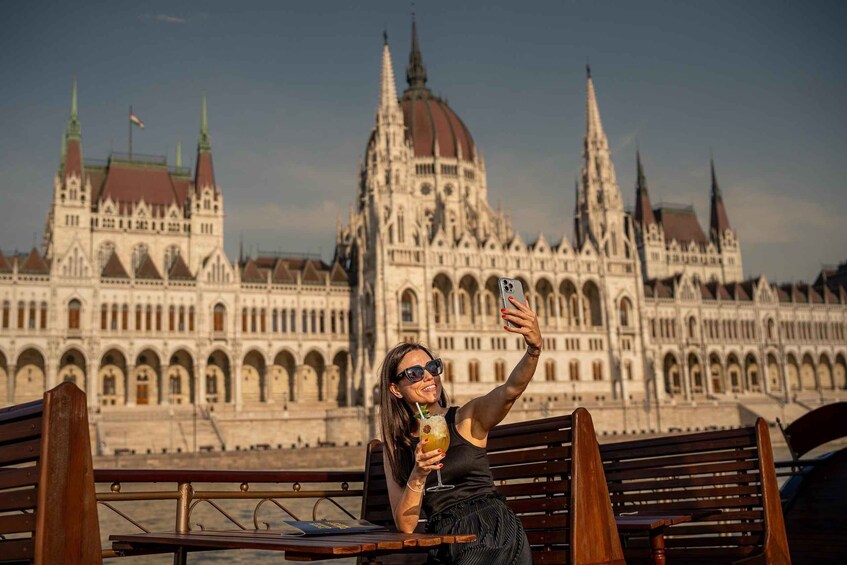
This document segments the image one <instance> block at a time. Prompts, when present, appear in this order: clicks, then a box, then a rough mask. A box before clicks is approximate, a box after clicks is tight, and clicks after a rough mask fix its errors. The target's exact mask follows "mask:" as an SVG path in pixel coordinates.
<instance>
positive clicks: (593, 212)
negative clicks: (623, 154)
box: [575, 67, 627, 259]
mask: <svg viewBox="0 0 847 565" xmlns="http://www.w3.org/2000/svg"><path fill="white" fill-rule="evenodd" d="M586 70H587V101H586V128H585V139H584V144H583V154H582V169H581V171H580V177H581V180H582V187H581V190H580V191H579V195H578V198H577V220H578V221H577V222H575V225H576V226H578V230H579V231H577V233H576V239H577V246H578V247H582V246H583V245H584V244H585V243H587V242H591V243H592V244H593V245H594V246H595V248H596V249H597V251H598V252H600V253H602V254H603V255H605V256H606V257H609V258H616V259H619V258H624V257H626V256H627V249H626V246H625V243H624V242H625V241H626V240H627V236H626V234H625V231H624V230H625V225H624V209H623V201H622V199H621V191H620V189H619V188H618V182H617V179H616V177H615V167H614V165H613V164H612V157H611V153H610V151H609V140H608V139H607V138H606V133H605V132H604V131H603V123H602V122H601V120H600V109H599V107H598V106H597V98H596V96H595V93H594V81H593V80H592V78H591V68H590V67H587V68H586Z"/></svg>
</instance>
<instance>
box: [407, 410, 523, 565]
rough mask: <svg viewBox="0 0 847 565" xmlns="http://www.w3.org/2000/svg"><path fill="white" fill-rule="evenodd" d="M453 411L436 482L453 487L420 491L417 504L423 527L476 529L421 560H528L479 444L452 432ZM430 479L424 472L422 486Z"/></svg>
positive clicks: (506, 564)
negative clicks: (473, 536) (473, 538)
mask: <svg viewBox="0 0 847 565" xmlns="http://www.w3.org/2000/svg"><path fill="white" fill-rule="evenodd" d="M456 410H457V408H456V407H455V406H453V407H451V408H450V409H449V410H448V411H447V414H446V416H445V419H446V420H447V427H448V428H449V429H450V448H449V449H448V450H447V457H445V458H444V467H443V468H442V469H441V478H442V482H443V483H445V484H450V485H454V486H455V487H456V488H454V489H452V490H447V491H442V492H427V493H425V494H424V497H423V501H422V502H421V508H422V510H423V513H424V514H425V515H426V517H427V522H426V531H427V532H430V533H440V534H448V533H452V534H476V537H477V540H476V542H474V543H456V544H452V545H449V546H443V547H441V548H439V549H438V550H433V551H431V552H430V555H429V559H428V560H427V564H428V565H436V564H447V563H450V564H454V565H529V564H531V563H532V554H531V552H530V547H529V542H528V541H527V539H526V533H525V532H524V530H523V526H521V522H520V520H519V519H518V517H517V516H515V514H514V513H513V512H512V511H511V510H509V507H508V506H506V503H505V502H504V499H503V497H502V496H500V495H499V494H497V493H496V492H495V491H494V481H493V479H492V478H491V470H490V469H489V467H488V458H487V456H486V453H485V448H483V447H478V446H476V445H473V444H472V443H470V442H469V441H467V440H466V439H465V438H463V437H462V436H461V435H460V434H459V433H458V432H457V431H456ZM414 447H416V446H414V445H413V448H414ZM410 471H411V469H410ZM436 484H438V479H437V477H436V473H430V474H429V476H428V477H427V481H426V487H427V488H429V487H431V486H434V485H436Z"/></svg>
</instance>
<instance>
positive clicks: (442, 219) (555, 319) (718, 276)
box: [0, 44, 847, 436]
mask: <svg viewBox="0 0 847 565" xmlns="http://www.w3.org/2000/svg"><path fill="white" fill-rule="evenodd" d="M415 57H417V59H415ZM412 59H413V61H412V62H410V71H409V73H410V88H409V90H407V91H406V93H404V95H403V96H402V97H400V98H398V96H397V94H396V85H395V80H394V73H393V69H392V64H391V57H390V52H389V48H388V45H387V44H386V45H385V47H384V52H383V61H382V77H381V95H380V101H379V105H378V109H377V115H376V125H375V128H374V130H373V132H372V133H371V135H370V138H369V141H368V144H367V149H366V152H365V158H364V161H363V165H362V167H361V171H360V178H359V193H358V195H357V196H356V201H355V206H354V209H353V210H351V213H350V215H349V218H348V219H347V221H346V223H345V224H344V225H343V226H342V225H339V228H338V232H337V250H336V257H335V262H334V263H333V265H327V264H325V263H323V262H321V261H320V260H318V259H316V258H308V257H306V258H297V257H255V258H249V259H244V260H239V261H237V262H233V261H232V260H230V259H229V258H228V257H227V256H226V254H225V253H224V251H223V241H224V240H223V237H224V233H223V215H224V199H223V193H224V190H223V189H222V188H221V187H218V186H217V185H216V184H215V183H214V176H213V173H212V169H211V146H210V144H209V137H208V130H207V128H206V119H205V104H204V115H203V125H202V127H201V143H200V144H198V159H197V166H196V169H195V171H194V173H193V176H192V174H190V173H189V171H188V170H186V169H184V168H182V167H181V166H180V165H181V163H177V165H178V166H177V167H173V168H169V167H168V166H167V164H166V163H165V162H164V161H161V160H155V159H149V158H144V157H139V156H135V157H130V156H117V155H113V156H112V158H111V160H110V161H109V162H108V163H101V164H97V163H91V162H84V161H83V160H82V153H81V151H82V150H81V147H82V145H81V141H80V140H81V137H80V133H79V121H78V119H77V115H76V101H75V99H76V96H75V95H74V104H73V107H72V115H71V120H70V121H69V129H68V132H69V133H68V137H67V150H66V153H65V154H64V155H63V159H62V165H61V167H60V170H59V173H58V174H57V176H56V181H55V186H54V188H55V194H54V198H53V202H52V205H51V208H50V212H49V214H48V219H47V226H46V229H45V241H44V251H43V255H42V254H41V253H39V252H38V251H35V250H34V251H33V252H32V253H31V254H30V255H29V256H15V257H11V256H10V257H0V304H2V311H0V404H5V403H19V402H24V401H27V400H31V399H34V398H37V397H39V396H40V395H41V394H42V392H43V391H44V390H45V389H46V388H50V387H52V386H54V385H55V384H56V383H58V382H60V381H61V380H68V379H71V380H74V381H75V382H76V383H77V384H79V385H80V386H81V387H82V388H84V389H85V390H86V392H87V393H88V397H89V404H90V406H91V407H92V409H95V408H96V409H98V410H101V411H107V412H108V411H118V412H120V411H132V410H139V409H140V408H139V407H140V405H145V404H146V405H171V406H191V405H198V406H202V407H204V409H208V407H210V406H215V407H218V410H219V411H221V410H223V411H224V412H226V413H230V412H231V413H232V414H236V416H232V418H235V419H236V420H237V414H238V413H239V412H250V413H251V414H253V416H251V418H255V417H256V416H255V413H256V412H257V411H258V412H261V411H262V410H268V411H273V410H280V411H282V410H284V411H285V413H286V417H287V414H288V410H289V407H290V408H291V410H294V409H295V408H298V407H299V408H302V409H303V410H313V411H314V417H315V418H329V417H330V416H329V415H328V414H330V412H328V411H331V410H333V409H336V408H339V407H341V408H343V407H350V408H351V409H352V408H353V407H359V408H368V407H371V406H373V404H374V399H375V392H376V391H375V388H376V386H377V381H376V375H377V368H378V364H379V363H380V361H381V359H382V357H383V356H384V353H385V352H386V351H387V350H388V349H389V348H390V347H392V346H393V345H395V344H396V343H398V342H400V341H404V340H412V341H422V342H424V343H427V344H429V345H430V346H431V347H432V348H433V349H434V350H435V351H436V352H437V353H438V354H439V355H440V356H441V357H442V358H443V359H444V361H445V367H446V373H445V375H444V379H445V382H446V383H447V384H446V388H447V391H448V393H449V394H450V395H451V397H453V398H454V400H458V401H461V400H462V399H464V398H467V397H470V396H475V395H478V394H482V393H484V392H486V391H488V390H490V389H491V387H492V386H495V385H496V384H497V383H498V382H502V381H504V380H505V378H507V376H508V372H509V371H510V370H511V368H512V367H513V366H514V365H515V363H516V362H517V361H518V359H519V358H520V357H521V355H522V354H523V350H524V346H523V343H522V340H521V339H520V338H517V337H516V336H514V335H512V334H508V333H506V332H505V331H503V329H502V320H501V318H500V313H499V308H500V305H499V296H498V291H497V283H496V281H497V278H498V277H501V276H508V277H513V278H518V279H520V280H521V281H522V283H523V286H524V290H525V292H526V294H527V296H528V297H529V300H530V301H531V303H532V305H533V306H534V308H535V310H536V312H537V313H538V315H539V318H540V320H541V325H542V330H543V333H544V339H545V342H544V344H545V345H544V354H543V357H542V361H541V364H540V366H539V369H538V373H537V375H536V377H535V379H534V381H533V382H532V383H531V385H530V388H529V390H528V392H527V395H528V396H530V397H534V398H539V399H541V398H547V399H551V401H553V400H556V401H560V400H563V399H564V400H567V401H568V402H574V403H576V402H579V403H591V402H599V403H602V402H611V401H613V400H614V401H616V402H618V403H619V404H621V405H624V406H625V405H626V404H628V403H629V402H631V401H638V402H640V403H642V405H643V404H646V405H647V406H648V407H649V406H650V405H651V404H652V403H655V404H656V406H657V407H658V405H659V404H660V403H661V402H667V399H668V398H673V399H679V400H680V401H684V400H688V401H691V400H696V399H698V398H703V399H706V398H709V399H712V400H714V399H731V398H735V396H736V395H755V394H763V395H767V394H769V395H772V396H774V397H779V398H781V399H789V398H791V396H792V394H794V393H797V392H799V393H802V392H803V391H806V390H808V391H813V392H815V393H818V394H819V391H822V390H826V391H833V394H835V393H836V392H837V391H839V390H844V389H845V387H847V378H846V377H845V358H847V345H845V344H847V339H845V333H847V307H845V303H847V290H845V283H844V282H843V279H842V282H840V283H836V284H831V283H830V282H827V281H826V280H824V281H823V282H821V283H820V284H818V283H815V284H813V285H801V286H797V285H794V286H783V287H778V286H775V285H771V284H769V283H768V282H767V281H766V280H765V279H764V278H760V279H757V280H754V281H742V280H741V278H742V277H741V251H740V246H739V244H738V241H737V240H736V239H735V235H734V232H733V231H732V230H731V229H726V230H724V231H723V232H722V233H717V234H715V237H716V238H717V239H715V240H714V242H710V243H708V244H703V245H700V244H696V243H694V242H692V243H690V244H689V246H688V247H685V248H684V247H683V246H681V244H680V242H679V241H676V240H670V241H668V239H667V238H666V237H665V234H664V232H663V230H664V227H663V224H662V222H654V223H652V224H645V223H644V222H642V221H641V220H640V219H635V218H633V216H632V215H630V214H629V213H627V212H626V211H624V209H623V204H622V200H623V199H622V197H621V192H620V189H619V187H618V185H617V181H616V177H615V171H614V167H613V164H612V160H611V154H610V152H609V149H608V141H607V139H606V136H605V133H604V132H603V128H602V123H601V120H600V113H599V108H598V106H597V100H596V95H595V92H594V85H593V81H592V79H591V77H590V76H589V78H588V95H587V103H588V126H587V130H586V136H585V148H584V155H583V166H582V170H581V178H580V180H579V184H578V187H577V207H576V211H575V237H574V239H573V240H572V241H571V240H570V239H569V238H568V237H567V236H562V237H561V240H560V241H558V242H552V241H548V240H547V238H546V237H545V236H544V235H539V237H538V238H537V240H536V241H534V242H531V243H527V242H524V241H523V240H522V238H521V236H520V235H519V234H518V233H517V231H516V230H515V229H514V227H513V226H512V225H511V221H510V219H509V216H508V214H507V213H504V212H503V211H502V210H495V209H493V208H492V207H491V206H490V204H489V202H488V193H487V178H486V168H485V161H484V159H483V157H482V154H481V152H480V151H479V150H478V149H477V148H476V147H475V146H474V145H473V141H472V139H471V138H470V134H469V133H468V132H467V131H466V130H464V129H462V128H464V124H461V121H460V120H458V118H457V117H455V115H454V114H452V110H450V109H449V107H447V105H446V103H445V102H443V101H442V100H440V99H438V98H436V97H434V96H432V95H431V94H430V93H429V91H428V90H427V89H426V87H425V84H424V83H425V80H426V77H425V71H421V69H423V67H422V61H421V60H420V54H419V52H418V53H417V55H415V50H413V58H412ZM415 65H417V66H415ZM421 72H423V75H421ZM420 105H422V106H420ZM416 108H426V109H427V111H428V112H430V115H432V116H436V115H437V116H441V118H437V117H434V118H431V121H430V122H427V124H428V125H427V128H429V127H431V131H429V130H427V129H426V128H423V129H420V128H419V129H417V130H415V131H412V128H411V127H410V125H409V124H410V122H409V115H414V112H416V111H418V110H416ZM410 112H411V114H410ZM439 120H440V121H439ZM427 131H429V133H427ZM122 175H123V176H122ZM148 178H149V179H151V180H150V181H149V184H145V182H147V180H146V179H148ZM166 180H167V183H170V184H169V185H168V186H173V187H174V188H173V195H172V196H167V197H163V193H162V192H156V191H155V190H153V188H149V187H153V186H154V185H155V186H160V185H161V186H165V185H166V184H167V183H165V184H162V183H164V182H165V181H166ZM110 182H111V183H115V184H113V185H110V184H109V183H110ZM121 183H123V184H121ZM134 183H140V184H139V186H142V187H148V188H147V189H145V190H147V192H144V190H142V191H141V192H140V193H138V192H132V194H141V196H139V197H137V198H134V199H129V200H127V199H126V198H125V195H126V194H128V193H129V192H130V189H131V188H132V187H134V186H135V184H134ZM157 183H158V184H157ZM121 194H123V195H124V197H121V196H120V195H121ZM351 196H353V195H351ZM121 198H124V199H123V200H122V199H121ZM742 220H743V219H742ZM695 221H696V219H695ZM564 224H565V221H564V219H563V225H564ZM668 225H669V224H668ZM563 232H564V229H563ZM557 235H558V234H557ZM654 253H655V254H656V255H654ZM113 256H114V258H115V260H113V262H112V263H110V260H112V258H113ZM177 257H178V258H177ZM844 270H847V267H845V269H844ZM845 277H847V275H845ZM792 391H793V392H792ZM357 409H358V408H357ZM227 411H229V412H227ZM300 417H302V414H301V416H300ZM338 417H339V418H341V417H342V416H341V415H339V416H338ZM343 417H351V416H350V414H348V413H346V412H345V413H344V415H343ZM251 421H253V420H251ZM363 435H365V436H366V435H367V431H365V432H363Z"/></svg>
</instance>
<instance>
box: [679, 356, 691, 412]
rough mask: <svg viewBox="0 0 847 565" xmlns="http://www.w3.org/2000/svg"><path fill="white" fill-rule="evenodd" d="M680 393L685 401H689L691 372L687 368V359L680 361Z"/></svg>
mask: <svg viewBox="0 0 847 565" xmlns="http://www.w3.org/2000/svg"><path fill="white" fill-rule="evenodd" d="M684 353H685V351H684V350H683V354H684ZM681 365H682V393H683V395H684V396H685V400H691V371H690V370H689V368H688V359H687V358H683V359H682V363H681Z"/></svg>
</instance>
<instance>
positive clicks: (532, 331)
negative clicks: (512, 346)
mask: <svg viewBox="0 0 847 565" xmlns="http://www.w3.org/2000/svg"><path fill="white" fill-rule="evenodd" d="M509 280H510V279H501V286H500V289H501V290H500V292H501V296H502V297H503V303H504V307H503V308H501V309H500V314H501V316H502V318H503V320H505V321H506V325H504V326H503V329H504V330H506V331H507V332H511V333H517V334H520V335H522V336H523V338H524V341H525V342H526V346H527V352H528V353H529V354H530V355H532V356H534V357H537V356H538V355H540V354H541V346H542V343H543V342H542V340H541V328H540V327H539V325H538V316H536V315H535V312H533V311H532V309H531V308H530V307H529V304H528V302H527V301H526V299H524V301H523V302H522V301H520V300H518V299H517V298H516V297H515V293H510V292H508V290H509V288H510V287H509V285H508V283H507V284H506V285H504V284H503V282H502V281H509ZM514 282H516V283H517V286H518V288H519V289H520V295H521V297H522V298H523V289H522V288H521V287H520V282H519V281H514Z"/></svg>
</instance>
